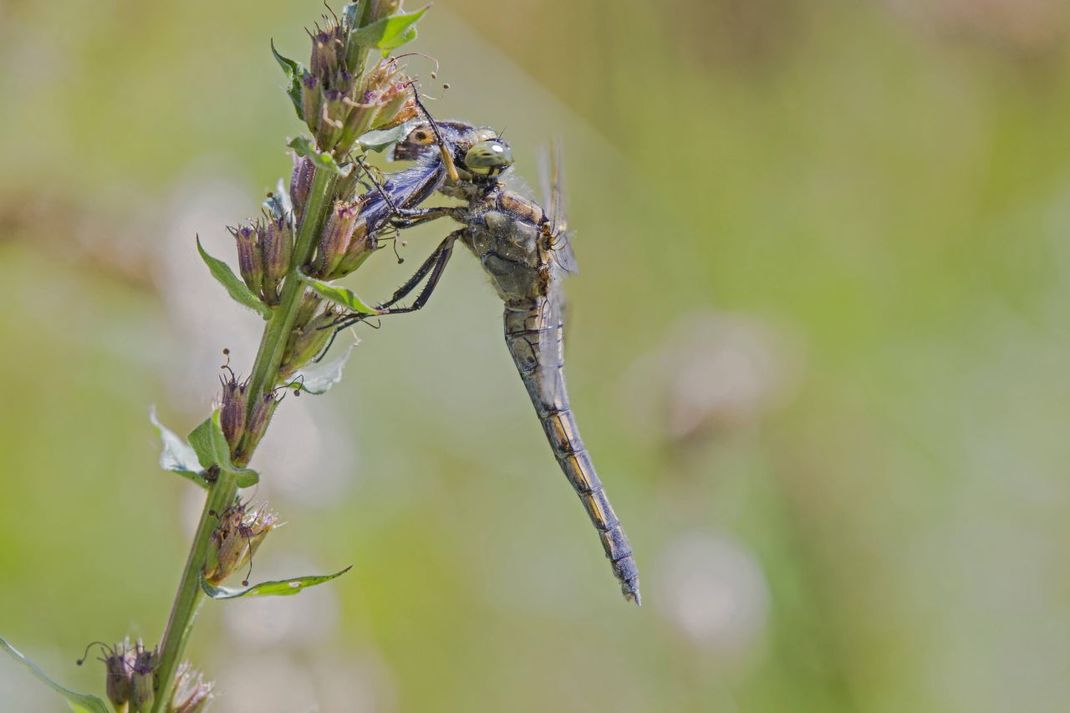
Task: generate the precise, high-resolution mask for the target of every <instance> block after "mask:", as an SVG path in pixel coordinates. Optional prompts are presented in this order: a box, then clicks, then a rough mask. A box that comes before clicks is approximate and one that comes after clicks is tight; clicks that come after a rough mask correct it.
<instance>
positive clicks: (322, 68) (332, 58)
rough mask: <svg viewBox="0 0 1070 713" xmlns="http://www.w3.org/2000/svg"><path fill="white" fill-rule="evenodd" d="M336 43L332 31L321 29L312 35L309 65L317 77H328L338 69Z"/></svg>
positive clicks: (337, 41)
mask: <svg viewBox="0 0 1070 713" xmlns="http://www.w3.org/2000/svg"><path fill="white" fill-rule="evenodd" d="M338 43H339V40H338V39H337V38H336V37H335V35H334V33H333V32H325V31H323V30H321V31H319V32H317V33H316V34H314V35H312V59H311V61H310V62H309V65H310V67H311V69H312V73H313V74H315V75H316V76H317V77H320V78H325V77H330V76H332V75H333V74H334V72H335V70H336V69H338Z"/></svg>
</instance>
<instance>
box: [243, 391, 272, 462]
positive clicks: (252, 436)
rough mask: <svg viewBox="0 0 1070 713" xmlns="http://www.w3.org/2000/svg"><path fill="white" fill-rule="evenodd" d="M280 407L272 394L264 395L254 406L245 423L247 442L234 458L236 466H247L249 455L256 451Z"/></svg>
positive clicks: (245, 441)
mask: <svg viewBox="0 0 1070 713" xmlns="http://www.w3.org/2000/svg"><path fill="white" fill-rule="evenodd" d="M278 405H279V400H278V399H277V398H276V397H275V394H274V393H271V392H269V393H266V394H264V395H263V396H261V397H260V399H259V400H258V401H257V402H256V403H255V404H253V407H252V409H251V410H250V411H249V417H248V418H247V419H246V421H245V440H244V441H242V444H241V450H240V452H239V453H237V454H236V455H235V457H234V463H235V464H236V465H245V463H246V462H247V461H246V458H247V454H251V453H253V451H255V450H256V447H257V445H259V444H260V439H261V438H263V437H264V433H265V432H266V431H267V427H268V424H269V423H270V422H271V416H272V415H273V414H274V413H275V408H276V407H277V406H278Z"/></svg>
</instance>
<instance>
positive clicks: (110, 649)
mask: <svg viewBox="0 0 1070 713" xmlns="http://www.w3.org/2000/svg"><path fill="white" fill-rule="evenodd" d="M93 646H100V648H101V651H102V652H103V653H104V658H102V659H100V660H101V661H103V662H104V669H105V671H106V672H107V678H106V679H105V685H104V690H105V693H106V694H107V696H108V700H109V701H111V704H112V707H113V708H115V709H116V710H117V711H118V710H126V704H127V703H128V702H129V701H130V696H131V694H132V693H133V681H132V676H133V673H134V652H133V650H132V649H131V648H130V639H129V638H125V639H123V640H122V641H120V642H119V643H117V644H115V646H107V645H106V644H104V643H103V642H100V641H94V642H93V643H91V644H90V645H89V646H87V647H86V656H83V657H82V658H80V659H78V661H77V663H78V665H79V666H81V665H82V664H83V663H85V660H86V657H87V656H88V654H89V649H90V648H92V647H93Z"/></svg>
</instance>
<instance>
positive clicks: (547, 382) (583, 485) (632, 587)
mask: <svg viewBox="0 0 1070 713" xmlns="http://www.w3.org/2000/svg"><path fill="white" fill-rule="evenodd" d="M555 307H556V306H555V305H553V304H551V303H550V301H549V300H547V299H546V298H539V299H535V300H525V301H522V302H519V301H518V302H511V303H507V304H506V307H505V342H506V344H507V345H508V347H509V353H510V354H512V356H513V361H514V362H515V363H516V368H517V370H518V371H519V372H520V377H521V379H523V380H524V385H525V386H526V387H527V390H528V395H529V396H530V397H531V403H532V404H533V405H534V406H535V411H536V412H537V413H538V416H539V421H540V422H541V423H542V427H543V430H545V431H546V437H547V438H548V439H549V441H550V446H551V448H552V449H553V452H554V457H555V458H557V462H558V464H559V465H560V466H561V470H562V471H564V473H565V477H567V478H568V481H569V483H571V484H572V487H573V489H574V490H575V491H576V494H577V495H579V497H580V501H581V502H583V506H584V508H586V510H587V514H588V515H589V516H590V518H591V522H592V523H594V526H595V527H596V528H597V529H598V534H599V537H601V539H602V547H603V549H604V550H605V553H606V557H607V558H608V559H609V561H610V563H611V564H612V566H613V573H614V574H615V575H616V577H617V579H618V580H619V581H620V585H621V591H623V592H624V596H625V598H626V599H628V600H631V601H634V602H635V603H636V604H639V603H640V596H639V569H638V567H637V566H636V563H635V558H634V557H633V556H632V548H631V546H630V545H629V544H628V538H627V536H625V534H624V530H623V529H622V528H621V524H620V520H618V519H617V515H616V513H615V512H614V511H613V506H612V505H610V503H609V498H608V497H607V496H606V493H605V490H604V489H603V487H602V482H601V481H600V480H599V479H598V474H597V473H596V472H595V469H594V463H592V462H591V457H590V455H588V453H587V449H586V447H584V445H583V439H582V438H580V432H579V428H578V427H577V426H576V419H575V417H574V416H573V415H572V409H571V408H570V407H569V402H568V392H567V390H566V388H565V371H564V348H563V347H564V345H563V336H564V329H563V325H562V324H561V318H560V313H559V312H558V310H557V309H556V308H555Z"/></svg>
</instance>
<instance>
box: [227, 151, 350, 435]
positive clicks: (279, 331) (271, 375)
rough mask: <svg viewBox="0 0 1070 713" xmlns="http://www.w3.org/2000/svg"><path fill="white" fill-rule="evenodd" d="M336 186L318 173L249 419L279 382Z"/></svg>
mask: <svg viewBox="0 0 1070 713" xmlns="http://www.w3.org/2000/svg"><path fill="white" fill-rule="evenodd" d="M333 183H334V177H333V176H332V175H331V173H330V172H329V171H326V170H324V169H316V175H315V178H313V181H312V188H311V190H310V191H309V194H308V202H307V203H306V205H305V214H304V219H303V220H302V221H301V227H300V229H299V230H298V231H297V240H296V241H295V243H294V252H293V263H292V269H291V271H290V274H289V275H287V277H286V283H285V284H284V285H283V287H282V294H281V295H280V296H279V305H278V306H277V307H276V308H275V313H274V315H273V316H272V317H271V319H270V320H269V321H268V323H267V325H265V327H264V336H263V338H262V339H261V340H260V349H259V351H257V354H256V362H255V363H254V364H253V373H252V375H251V376H250V377H249V391H248V411H247V414H246V415H247V416H251V415H252V411H253V406H254V405H255V404H256V403H257V401H259V400H260V399H262V398H263V397H264V394H266V393H267V392H268V391H271V390H272V389H274V388H275V385H276V382H277V381H278V376H279V365H280V364H281V363H282V357H283V352H284V351H285V350H286V342H287V340H288V339H289V338H290V332H291V331H293V326H294V320H295V319H296V318H297V306H298V304H299V303H300V301H301V295H302V294H304V291H305V289H304V283H302V282H301V279H300V276H299V275H298V274H297V272H298V270H300V268H301V266H302V265H304V264H305V263H306V262H308V260H309V258H311V257H312V252H313V250H315V247H316V241H315V238H316V237H317V236H319V232H320V228H321V226H322V223H323V214H324V211H325V209H326V208H327V207H328V206H330V200H328V198H329V195H328V189H329V188H330V187H331V186H332V185H333ZM250 455H251V454H250Z"/></svg>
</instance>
